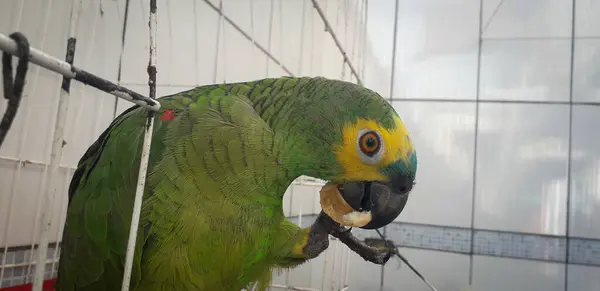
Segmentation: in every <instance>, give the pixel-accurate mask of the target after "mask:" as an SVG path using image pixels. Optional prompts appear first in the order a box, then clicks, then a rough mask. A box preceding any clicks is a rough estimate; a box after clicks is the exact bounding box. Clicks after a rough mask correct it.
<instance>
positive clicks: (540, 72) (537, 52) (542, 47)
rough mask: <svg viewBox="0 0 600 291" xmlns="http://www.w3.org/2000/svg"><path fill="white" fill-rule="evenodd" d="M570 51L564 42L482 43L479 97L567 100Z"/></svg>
mask: <svg viewBox="0 0 600 291" xmlns="http://www.w3.org/2000/svg"><path fill="white" fill-rule="evenodd" d="M570 48H571V41H570V40H566V39H542V40H485V41H483V42H482V47H481V80H480V86H479V94H480V98H481V99H484V100H519V101H523V100H528V101H531V100H533V101H568V100H569V90H570V89H569V82H570V78H569V74H570V69H571V66H570V61H571V52H570Z"/></svg>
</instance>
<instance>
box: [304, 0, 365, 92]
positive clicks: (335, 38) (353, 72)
mask: <svg viewBox="0 0 600 291" xmlns="http://www.w3.org/2000/svg"><path fill="white" fill-rule="evenodd" d="M312 3H313V6H314V7H315V9H316V10H317V12H318V13H319V16H321V19H322V20H323V23H325V28H326V30H327V31H328V32H329V34H331V37H332V38H333V41H334V42H335V45H336V46H337V47H338V49H339V50H340V53H342V56H343V57H344V62H345V63H347V64H348V67H350V71H351V72H352V75H354V77H355V78H356V82H357V83H358V84H359V85H362V84H363V82H362V81H361V79H360V76H359V75H358V73H357V72H356V70H355V69H354V66H353V65H352V62H351V61H350V59H348V55H347V54H346V51H345V50H344V48H343V47H342V45H341V44H340V41H339V40H338V38H337V36H336V35H335V33H334V32H333V29H332V28H331V25H330V24H329V21H328V20H327V17H325V14H324V13H323V10H322V9H321V7H320V6H319V3H317V0H312Z"/></svg>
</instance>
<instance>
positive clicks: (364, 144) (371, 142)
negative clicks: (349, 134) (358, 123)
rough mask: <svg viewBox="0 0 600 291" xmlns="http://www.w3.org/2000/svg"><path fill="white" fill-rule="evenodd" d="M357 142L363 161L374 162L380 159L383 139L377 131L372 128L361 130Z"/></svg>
mask: <svg viewBox="0 0 600 291" xmlns="http://www.w3.org/2000/svg"><path fill="white" fill-rule="evenodd" d="M357 144H358V150H359V153H360V157H361V160H362V161H363V162H365V163H368V164H375V163H378V162H379V160H381V157H382V153H383V150H382V149H383V139H382V138H381V136H380V135H379V133H378V132H376V131H374V130H361V131H360V132H359V135H358V141H357Z"/></svg>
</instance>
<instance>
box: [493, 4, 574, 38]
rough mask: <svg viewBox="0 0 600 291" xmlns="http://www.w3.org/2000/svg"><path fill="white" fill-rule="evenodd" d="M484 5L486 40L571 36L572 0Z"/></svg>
mask: <svg viewBox="0 0 600 291" xmlns="http://www.w3.org/2000/svg"><path fill="white" fill-rule="evenodd" d="M577 2H579V1H577ZM482 3H483V11H482V14H483V15H482V30H483V33H482V37H483V38H527V37H570V36H571V13H572V7H573V1H571V0H527V1H521V0H484V1H482Z"/></svg>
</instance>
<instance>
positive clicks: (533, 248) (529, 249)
mask: <svg viewBox="0 0 600 291" xmlns="http://www.w3.org/2000/svg"><path fill="white" fill-rule="evenodd" d="M474 237H475V243H474V250H473V252H474V253H475V254H479V255H489V256H501V257H511V258H520V259H533V260H546V261H554V262H564V261H565V260H566V239H565V238H562V237H549V236H540V235H525V234H518V233H502V232H494V231H475V235H474Z"/></svg>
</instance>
